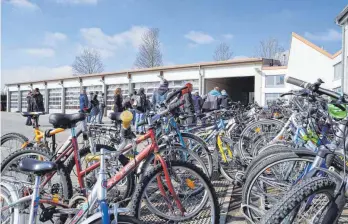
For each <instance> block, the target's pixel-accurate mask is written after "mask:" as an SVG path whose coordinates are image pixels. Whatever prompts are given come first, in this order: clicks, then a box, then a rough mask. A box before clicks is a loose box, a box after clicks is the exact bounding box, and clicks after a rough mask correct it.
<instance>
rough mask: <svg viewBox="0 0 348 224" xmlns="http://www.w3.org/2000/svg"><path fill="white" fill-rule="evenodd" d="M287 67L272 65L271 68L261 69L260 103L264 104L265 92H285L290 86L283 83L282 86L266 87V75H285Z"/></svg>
mask: <svg viewBox="0 0 348 224" xmlns="http://www.w3.org/2000/svg"><path fill="white" fill-rule="evenodd" d="M287 73H288V69H287V68H277V67H274V68H272V69H268V68H265V69H263V70H262V75H261V91H260V92H261V105H266V100H265V95H266V93H285V92H288V91H289V90H290V89H291V88H290V85H287V84H286V83H284V87H280V88H279V87H271V88H267V87H266V77H267V76H271V75H285V76H286V75H287Z"/></svg>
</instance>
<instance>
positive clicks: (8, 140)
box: [1, 133, 29, 160]
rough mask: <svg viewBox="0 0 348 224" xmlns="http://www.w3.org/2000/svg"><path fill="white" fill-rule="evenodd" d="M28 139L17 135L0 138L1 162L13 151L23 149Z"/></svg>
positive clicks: (10, 134) (12, 134)
mask: <svg viewBox="0 0 348 224" xmlns="http://www.w3.org/2000/svg"><path fill="white" fill-rule="evenodd" d="M28 142H29V139H28V138H27V137H25V136H24V135H22V134H19V133H7V134H4V135H3V136H1V160H3V159H5V158H6V157H7V156H9V155H10V154H11V153H12V152H14V151H15V150H18V149H21V148H23V146H26V144H27V143H28Z"/></svg>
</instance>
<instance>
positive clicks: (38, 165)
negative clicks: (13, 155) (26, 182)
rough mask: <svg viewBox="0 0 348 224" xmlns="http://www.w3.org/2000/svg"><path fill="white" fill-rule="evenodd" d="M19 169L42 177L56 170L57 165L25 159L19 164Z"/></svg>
mask: <svg viewBox="0 0 348 224" xmlns="http://www.w3.org/2000/svg"><path fill="white" fill-rule="evenodd" d="M19 169H20V170H22V171H27V172H33V173H35V174H36V175H44V174H46V173H49V172H51V171H54V170H56V169H57V165H56V164H55V163H54V162H51V161H40V160H36V159H31V158H25V159H23V160H22V161H21V162H20V163H19Z"/></svg>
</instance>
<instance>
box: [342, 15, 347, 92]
mask: <svg viewBox="0 0 348 224" xmlns="http://www.w3.org/2000/svg"><path fill="white" fill-rule="evenodd" d="M347 56H348V21H346V22H345V23H344V24H343V25H342V76H343V78H342V82H343V85H342V87H343V88H342V92H344V93H347V92H348V59H347Z"/></svg>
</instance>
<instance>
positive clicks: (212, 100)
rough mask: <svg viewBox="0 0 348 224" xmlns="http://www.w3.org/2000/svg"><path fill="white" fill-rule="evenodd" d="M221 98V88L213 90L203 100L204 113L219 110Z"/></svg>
mask: <svg viewBox="0 0 348 224" xmlns="http://www.w3.org/2000/svg"><path fill="white" fill-rule="evenodd" d="M220 96H221V93H220V88H219V87H215V88H214V89H213V90H211V91H210V92H209V93H208V94H207V95H206V96H204V98H203V100H204V103H203V107H202V110H203V112H207V111H212V110H217V109H219V106H220V104H219V97H220Z"/></svg>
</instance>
